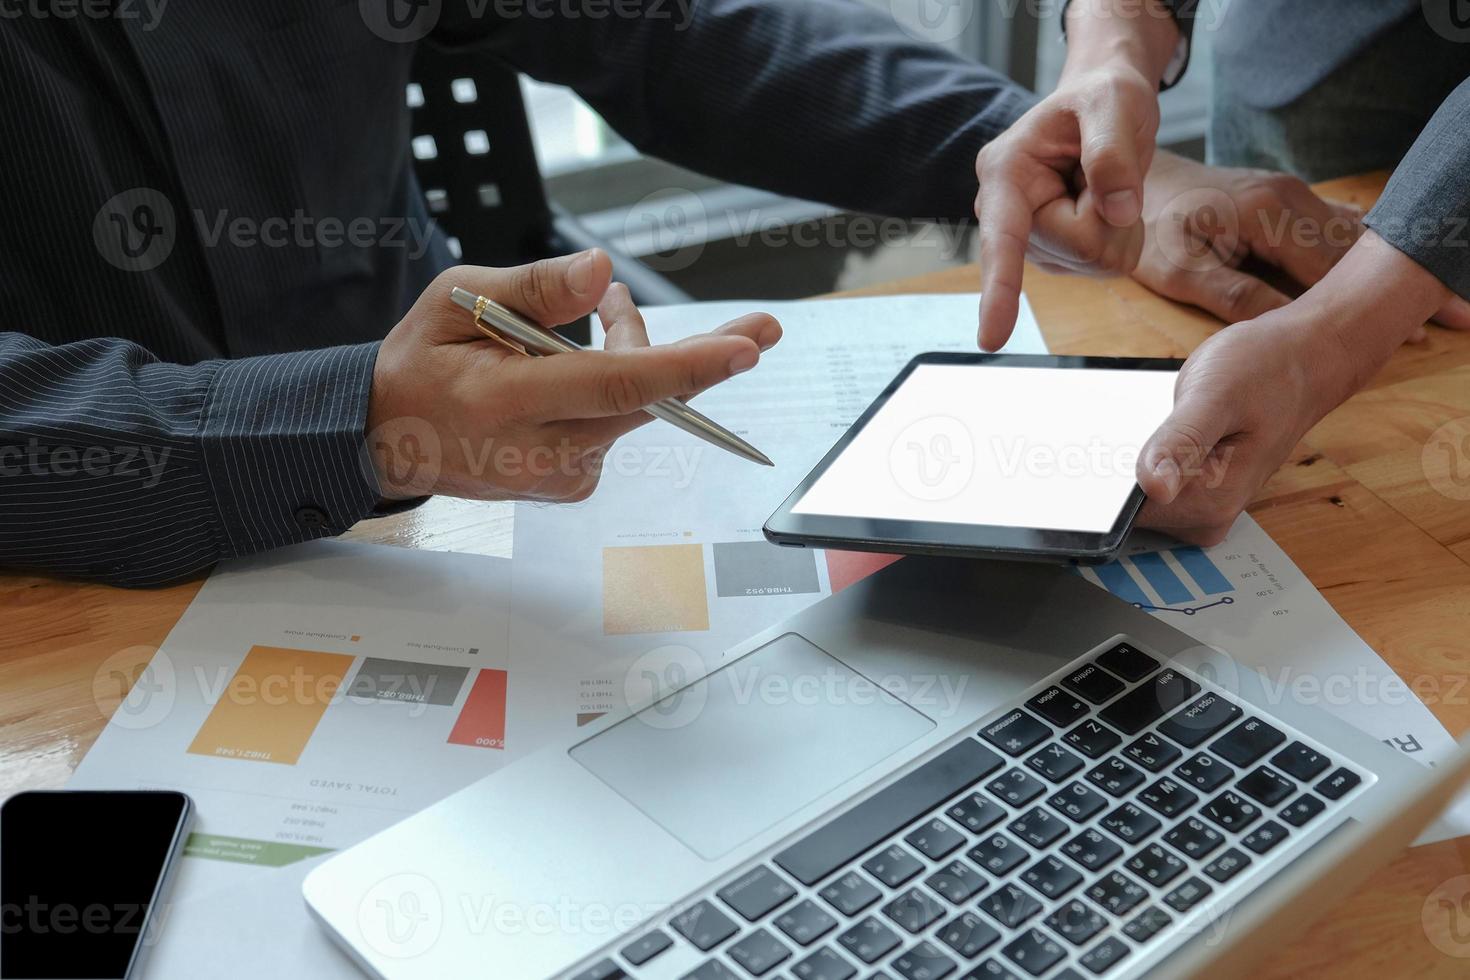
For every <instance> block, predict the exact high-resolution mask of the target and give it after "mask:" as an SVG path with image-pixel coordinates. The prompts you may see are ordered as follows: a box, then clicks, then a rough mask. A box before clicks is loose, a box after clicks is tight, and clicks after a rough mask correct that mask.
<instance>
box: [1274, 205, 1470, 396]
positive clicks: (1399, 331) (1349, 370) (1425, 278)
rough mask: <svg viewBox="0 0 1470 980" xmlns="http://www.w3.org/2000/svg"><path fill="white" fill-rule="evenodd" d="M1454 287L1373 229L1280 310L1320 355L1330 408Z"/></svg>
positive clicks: (1358, 386)
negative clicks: (1435, 275)
mask: <svg viewBox="0 0 1470 980" xmlns="http://www.w3.org/2000/svg"><path fill="white" fill-rule="evenodd" d="M1449 296H1450V292H1449V289H1448V287H1446V286H1445V285H1444V284H1443V283H1441V282H1440V281H1439V280H1438V279H1436V278H1435V277H1434V275H1433V274H1431V273H1430V272H1429V271H1428V270H1426V269H1425V268H1424V267H1423V266H1421V265H1419V264H1418V263H1417V262H1415V261H1414V260H1413V259H1411V258H1409V257H1408V256H1407V255H1405V254H1404V253H1402V252H1400V251H1399V250H1398V249H1396V248H1394V247H1393V246H1392V245H1390V244H1388V243H1387V242H1386V241H1384V240H1383V239H1382V238H1380V237H1378V235H1377V234H1376V233H1374V232H1372V231H1369V232H1368V233H1367V234H1366V235H1364V236H1363V238H1361V239H1360V240H1359V241H1358V242H1357V244H1355V245H1354V246H1353V247H1352V249H1350V250H1349V251H1348V254H1347V255H1346V256H1344V257H1343V259H1342V261H1340V262H1339V263H1338V264H1337V265H1336V266H1334V267H1333V269H1332V270H1331V271H1330V272H1329V273H1328V274H1327V275H1326V276H1325V277H1323V279H1322V280H1321V281H1320V282H1318V283H1317V285H1315V286H1313V287H1312V288H1311V289H1309V290H1307V292H1306V293H1304V294H1302V296H1301V297H1300V298H1299V299H1298V300H1296V302H1294V303H1292V304H1290V305H1289V306H1287V307H1285V308H1283V309H1282V310H1280V311H1278V313H1279V315H1280V316H1281V317H1282V319H1283V320H1285V321H1286V322H1285V323H1284V324H1283V326H1284V327H1285V328H1286V329H1288V330H1291V331H1293V332H1295V333H1296V334H1298V335H1299V336H1300V338H1301V339H1302V341H1303V343H1304V344H1306V346H1307V350H1306V356H1310V357H1314V358H1318V359H1320V360H1321V362H1322V364H1323V366H1324V369H1325V371H1326V372H1327V375H1328V376H1327V377H1326V378H1324V379H1323V381H1324V385H1323V388H1322V392H1321V393H1322V395H1323V397H1324V399H1326V400H1328V401H1330V403H1331V404H1329V405H1328V406H1327V410H1330V409H1331V408H1332V407H1335V406H1336V405H1337V404H1339V403H1341V402H1342V401H1344V400H1345V399H1347V398H1348V397H1350V396H1351V395H1353V394H1354V393H1355V392H1357V391H1359V390H1361V389H1362V388H1364V387H1366V386H1367V384H1368V382H1369V381H1371V380H1372V378H1373V376H1374V375H1376V374H1377V373H1378V371H1379V370H1380V369H1381V368H1382V367H1383V366H1384V365H1385V364H1386V363H1388V360H1389V358H1390V357H1392V356H1393V353H1394V351H1396V350H1398V349H1399V347H1401V346H1402V345H1403V344H1404V343H1405V342H1406V341H1407V340H1408V339H1409V338H1410V337H1411V336H1413V334H1414V332H1415V331H1416V330H1418V329H1419V328H1420V327H1422V326H1423V325H1424V323H1425V322H1426V321H1427V320H1429V319H1430V318H1431V317H1432V316H1434V314H1435V313H1436V312H1437V311H1438V310H1439V309H1440V307H1441V306H1443V305H1444V304H1445V302H1447V301H1448V299H1449Z"/></svg>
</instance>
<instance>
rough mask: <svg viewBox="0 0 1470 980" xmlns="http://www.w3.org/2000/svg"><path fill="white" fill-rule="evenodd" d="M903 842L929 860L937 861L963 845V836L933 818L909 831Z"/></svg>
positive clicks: (941, 821)
mask: <svg viewBox="0 0 1470 980" xmlns="http://www.w3.org/2000/svg"><path fill="white" fill-rule="evenodd" d="M904 842H905V843H907V844H909V845H910V846H912V847H913V848H914V850H916V851H918V852H919V853H920V854H922V855H924V856H925V857H926V858H928V859H929V860H931V861H938V860H939V859H940V858H942V857H944V856H945V855H946V854H950V853H952V852H953V851H955V850H956V849H958V848H959V847H960V846H961V845H963V844H964V843H965V835H964V834H962V833H960V832H959V831H958V830H955V829H954V828H953V827H951V826H950V825H949V824H947V823H945V822H944V821H943V820H940V819H939V818H938V817H935V818H934V819H932V820H929V821H927V822H925V823H922V824H920V825H919V826H918V827H916V828H914V829H913V830H911V831H909V833H908V835H907V836H905V837H904Z"/></svg>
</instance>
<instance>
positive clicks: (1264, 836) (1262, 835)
mask: <svg viewBox="0 0 1470 980" xmlns="http://www.w3.org/2000/svg"><path fill="white" fill-rule="evenodd" d="M1284 840H1286V828H1285V827H1283V826H1281V824H1279V823H1277V822H1276V821H1274V820H1267V821H1266V822H1265V823H1263V824H1261V825H1260V826H1259V827H1257V828H1256V829H1255V830H1252V831H1251V832H1250V833H1248V834H1246V835H1245V836H1244V837H1242V838H1241V839H1240V842H1241V843H1242V844H1244V845H1245V846H1246V847H1247V848H1249V849H1250V850H1252V851H1255V852H1256V853H1257V854H1265V853H1266V852H1267V851H1269V850H1271V849H1272V848H1273V847H1275V846H1276V845H1277V844H1280V843H1281V842H1282V841H1284Z"/></svg>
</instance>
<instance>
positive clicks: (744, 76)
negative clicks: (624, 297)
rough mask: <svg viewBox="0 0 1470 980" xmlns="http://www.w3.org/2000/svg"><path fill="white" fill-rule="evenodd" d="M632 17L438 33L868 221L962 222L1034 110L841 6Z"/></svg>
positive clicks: (727, 8) (608, 112) (663, 141)
mask: <svg viewBox="0 0 1470 980" xmlns="http://www.w3.org/2000/svg"><path fill="white" fill-rule="evenodd" d="M642 8H647V12H648V13H647V14H646V15H644V16H635V17H609V18H605V19H602V20H589V19H587V18H567V17H548V18H532V17H521V18H517V19H515V20H513V21H504V22H499V23H494V24H488V25H487V24H485V23H484V22H456V21H455V20H454V19H452V18H451V19H450V20H449V21H448V23H447V24H446V29H447V32H448V33H447V36H448V38H449V39H450V40H455V39H458V40H464V41H469V40H472V39H473V40H476V41H477V43H479V44H481V45H483V46H484V48H485V50H487V51H488V52H489V53H492V54H495V55H497V56H499V57H500V58H502V59H503V60H505V61H506V62H508V63H509V64H511V65H513V66H515V67H516V68H518V69H520V70H522V71H525V72H527V73H528V74H531V75H533V76H535V77H538V78H541V79H544V80H547V81H552V82H557V83H560V84H566V85H570V86H572V87H573V88H574V89H576V91H577V92H578V93H579V94H580V95H582V96H583V97H584V98H586V99H587V100H588V101H589V102H590V103H591V104H592V105H593V106H594V107H595V108H596V109H597V110H598V111H599V112H600V113H602V115H603V116H604V117H605V118H606V119H607V120H608V121H609V122H610V123H611V124H612V125H613V126H614V127H615V128H616V129H617V130H618V131H619V132H620V133H621V134H622V135H623V136H624V137H626V138H627V139H628V140H629V141H630V142H632V143H633V144H634V145H636V146H637V147H638V148H639V149H640V150H642V151H643V152H645V153H648V154H650V155H654V156H659V157H663V158H665V159H668V160H671V161H674V162H676V163H679V164H682V165H684V166H687V167H690V168H692V169H695V170H698V171H700V172H702V173H706V174H709V175H711V176H715V177H719V178H722V179H725V180H729V181H734V182H737V183H744V184H749V185H752V186H756V187H762V188H765V189H767V190H771V191H775V192H778V193H782V194H789V195H793V196H798V197H804V198H809V199H812V200H818V201H823V202H825V203H829V204H833V205H837V206H840V207H845V208H851V209H854V210H862V211H869V212H873V213H878V214H891V215H899V216H903V217H914V218H948V219H956V220H968V219H969V218H970V217H971V207H972V203H973V199H974V193H975V181H974V157H975V153H976V152H977V151H978V150H979V149H980V147H981V146H983V145H985V143H987V142H988V141H990V140H991V139H993V138H994V137H995V136H996V135H998V134H999V133H1001V132H1002V131H1004V130H1005V128H1006V127H1008V126H1009V125H1010V124H1011V123H1012V122H1014V121H1015V119H1017V118H1018V117H1019V116H1020V115H1021V114H1022V113H1023V112H1024V111H1025V110H1026V109H1027V108H1029V107H1030V106H1031V104H1032V103H1033V101H1034V99H1033V97H1032V96H1031V94H1030V93H1028V92H1026V91H1025V90H1024V89H1022V88H1020V87H1019V86H1016V85H1015V84H1013V83H1012V82H1010V81H1008V80H1007V79H1005V78H1004V77H1003V76H1001V75H999V74H997V73H996V72H993V71H991V70H990V69H988V68H986V67H984V66H982V65H979V64H976V63H974V62H970V61H967V60H965V59H963V58H960V57H959V56H957V55H954V54H952V53H951V52H949V51H947V50H945V49H943V48H939V47H937V46H934V45H930V44H923V43H920V42H918V41H915V40H913V39H911V38H910V37H908V36H907V35H906V34H904V33H903V32H902V31H901V30H900V29H899V28H898V26H897V23H896V22H895V20H894V19H893V18H892V17H891V16H888V15H886V14H884V13H883V12H880V11H878V10H874V9H872V8H870V7H868V6H866V5H864V4H860V3H856V2H853V0H696V2H694V4H693V6H692V8H690V17H689V19H688V20H687V21H683V22H681V21H680V20H679V19H677V12H678V11H679V10H680V9H681V5H680V4H676V3H660V4H658V5H657V9H659V10H662V11H664V12H665V14H666V16H665V17H663V18H655V17H653V16H651V12H652V11H653V10H654V9H655V8H654V6H653V5H652V4H651V3H644V4H642ZM642 8H640V9H642Z"/></svg>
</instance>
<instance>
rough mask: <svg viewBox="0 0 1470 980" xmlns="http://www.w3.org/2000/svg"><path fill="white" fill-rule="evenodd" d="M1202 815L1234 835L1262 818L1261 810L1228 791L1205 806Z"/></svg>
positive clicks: (1240, 796)
mask: <svg viewBox="0 0 1470 980" xmlns="http://www.w3.org/2000/svg"><path fill="white" fill-rule="evenodd" d="M1199 812H1200V813H1202V814H1204V815H1205V817H1207V818H1208V819H1210V820H1211V821H1213V822H1214V823H1216V824H1217V825H1219V826H1221V827H1223V828H1225V829H1226V830H1228V831H1231V832H1232V833H1239V832H1241V831H1243V830H1245V828H1247V827H1249V826H1250V825H1251V824H1253V823H1255V822H1256V821H1257V820H1259V819H1260V818H1261V808H1260V807H1258V806H1256V805H1255V804H1254V803H1252V802H1251V801H1250V800H1247V799H1246V798H1245V797H1244V796H1242V795H1240V794H1239V793H1237V792H1235V791H1234V790H1228V789H1227V790H1226V791H1225V792H1223V793H1221V794H1220V795H1219V796H1217V797H1215V798H1214V799H1213V800H1211V801H1210V802H1208V803H1206V804H1205V805H1204V806H1202V807H1200V811H1199Z"/></svg>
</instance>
